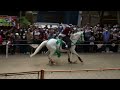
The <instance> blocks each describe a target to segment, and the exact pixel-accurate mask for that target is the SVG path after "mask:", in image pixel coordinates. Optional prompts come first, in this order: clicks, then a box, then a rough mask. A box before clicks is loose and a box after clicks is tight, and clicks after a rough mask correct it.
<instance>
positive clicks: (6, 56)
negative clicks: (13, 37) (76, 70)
mask: <svg viewBox="0 0 120 90" xmlns="http://www.w3.org/2000/svg"><path fill="white" fill-rule="evenodd" d="M7 58H8V43H7V44H6V59H7Z"/></svg>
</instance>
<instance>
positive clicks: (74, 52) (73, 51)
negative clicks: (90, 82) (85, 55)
mask: <svg viewBox="0 0 120 90" xmlns="http://www.w3.org/2000/svg"><path fill="white" fill-rule="evenodd" d="M71 52H72V53H73V54H75V55H76V56H77V57H78V59H79V61H80V62H83V61H82V59H81V58H80V56H79V55H78V54H77V52H76V51H75V50H74V49H72V50H71Z"/></svg>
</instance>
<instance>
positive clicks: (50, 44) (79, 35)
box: [30, 31, 84, 64]
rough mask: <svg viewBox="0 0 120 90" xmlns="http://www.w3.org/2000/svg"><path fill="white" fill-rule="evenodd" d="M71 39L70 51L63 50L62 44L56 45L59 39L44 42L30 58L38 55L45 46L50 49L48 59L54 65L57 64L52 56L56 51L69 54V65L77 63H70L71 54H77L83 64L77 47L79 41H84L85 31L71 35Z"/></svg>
mask: <svg viewBox="0 0 120 90" xmlns="http://www.w3.org/2000/svg"><path fill="white" fill-rule="evenodd" d="M70 39H71V41H72V42H71V48H70V49H69V50H63V49H62V48H61V45H60V43H59V44H57V43H56V42H57V41H58V39H50V40H45V41H43V42H42V43H41V44H40V45H39V46H38V47H37V48H36V50H35V52H34V53H33V54H31V55H30V57H33V56H34V55H36V54H37V53H38V52H39V51H40V50H41V49H42V48H43V47H44V46H46V47H47V49H48V52H49V54H48V59H49V60H50V62H51V63H52V64H55V62H54V60H53V59H52V56H53V55H54V53H55V51H56V50H59V51H60V52H67V54H68V62H69V63H75V62H72V61H70V54H75V55H76V56H77V57H78V59H79V60H80V61H81V62H83V61H82V59H81V58H80V56H79V55H78V54H77V52H76V51H75V47H76V43H77V41H78V40H81V41H84V38H83V31H79V32H77V33H74V34H71V36H70Z"/></svg>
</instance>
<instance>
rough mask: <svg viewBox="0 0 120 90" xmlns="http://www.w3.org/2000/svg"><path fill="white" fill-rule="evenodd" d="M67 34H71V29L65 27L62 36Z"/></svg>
mask: <svg viewBox="0 0 120 90" xmlns="http://www.w3.org/2000/svg"><path fill="white" fill-rule="evenodd" d="M69 32H71V29H70V28H69V27H66V28H65V29H64V30H63V32H62V33H63V34H65V35H66V36H69V35H68V34H69Z"/></svg>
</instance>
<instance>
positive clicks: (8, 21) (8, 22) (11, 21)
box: [0, 16, 17, 26]
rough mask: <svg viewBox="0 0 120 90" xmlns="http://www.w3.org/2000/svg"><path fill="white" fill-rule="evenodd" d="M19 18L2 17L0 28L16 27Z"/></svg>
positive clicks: (0, 17)
mask: <svg viewBox="0 0 120 90" xmlns="http://www.w3.org/2000/svg"><path fill="white" fill-rule="evenodd" d="M16 22H17V16H0V26H16Z"/></svg>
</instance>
